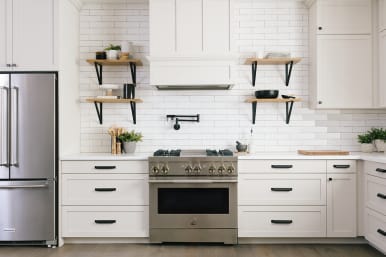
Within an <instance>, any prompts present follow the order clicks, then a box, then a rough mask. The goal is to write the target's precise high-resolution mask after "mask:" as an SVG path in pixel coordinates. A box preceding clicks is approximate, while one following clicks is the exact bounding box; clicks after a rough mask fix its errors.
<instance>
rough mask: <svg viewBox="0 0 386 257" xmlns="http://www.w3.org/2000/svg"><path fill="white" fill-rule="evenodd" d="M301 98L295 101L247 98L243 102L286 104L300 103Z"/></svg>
mask: <svg viewBox="0 0 386 257" xmlns="http://www.w3.org/2000/svg"><path fill="white" fill-rule="evenodd" d="M301 101H302V99H301V98H295V99H284V98H273V99H258V98H249V99H247V100H245V102H247V103H288V102H301Z"/></svg>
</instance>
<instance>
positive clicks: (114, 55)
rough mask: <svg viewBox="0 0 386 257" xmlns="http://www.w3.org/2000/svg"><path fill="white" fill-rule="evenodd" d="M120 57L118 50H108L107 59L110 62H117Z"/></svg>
mask: <svg viewBox="0 0 386 257" xmlns="http://www.w3.org/2000/svg"><path fill="white" fill-rule="evenodd" d="M118 57H119V51H118V50H108V51H107V59H109V60H116V59H118Z"/></svg>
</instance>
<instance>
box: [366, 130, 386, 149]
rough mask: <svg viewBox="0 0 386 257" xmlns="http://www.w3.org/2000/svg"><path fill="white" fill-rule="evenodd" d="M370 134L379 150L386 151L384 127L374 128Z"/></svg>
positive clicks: (385, 131)
mask: <svg viewBox="0 0 386 257" xmlns="http://www.w3.org/2000/svg"><path fill="white" fill-rule="evenodd" d="M369 133H370V136H371V137H372V139H373V143H374V145H375V147H376V148H377V151H378V152H384V151H385V140H386V130H384V129H383V128H372V129H371V130H370V132H369Z"/></svg>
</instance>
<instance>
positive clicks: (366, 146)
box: [361, 144, 374, 153]
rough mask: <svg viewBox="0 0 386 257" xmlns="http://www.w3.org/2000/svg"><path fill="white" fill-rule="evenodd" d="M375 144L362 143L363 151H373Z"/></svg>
mask: <svg viewBox="0 0 386 257" xmlns="http://www.w3.org/2000/svg"><path fill="white" fill-rule="evenodd" d="M373 148H374V145H373V144H361V152H363V153H372V152H373Z"/></svg>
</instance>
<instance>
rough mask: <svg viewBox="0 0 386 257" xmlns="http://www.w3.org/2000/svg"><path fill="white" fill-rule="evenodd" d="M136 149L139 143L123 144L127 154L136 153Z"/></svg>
mask: <svg viewBox="0 0 386 257" xmlns="http://www.w3.org/2000/svg"><path fill="white" fill-rule="evenodd" d="M136 147H137V142H123V150H124V151H125V153H126V154H131V153H134V152H135V148H136Z"/></svg>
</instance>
